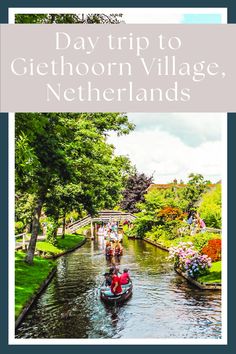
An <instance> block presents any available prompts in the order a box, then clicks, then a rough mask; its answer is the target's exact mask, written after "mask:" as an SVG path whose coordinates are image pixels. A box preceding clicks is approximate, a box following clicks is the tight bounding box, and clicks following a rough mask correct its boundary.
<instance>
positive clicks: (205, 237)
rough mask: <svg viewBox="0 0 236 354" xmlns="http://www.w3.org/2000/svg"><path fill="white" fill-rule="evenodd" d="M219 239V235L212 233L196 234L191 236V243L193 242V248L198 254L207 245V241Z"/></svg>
mask: <svg viewBox="0 0 236 354" xmlns="http://www.w3.org/2000/svg"><path fill="white" fill-rule="evenodd" d="M220 237H221V236H220V235H219V234H214V233H210V232H205V233H198V234H196V235H194V236H192V242H193V245H194V248H195V249H196V250H197V251H199V252H200V251H201V250H202V248H203V247H204V246H206V245H207V243H208V241H209V240H212V239H220Z"/></svg>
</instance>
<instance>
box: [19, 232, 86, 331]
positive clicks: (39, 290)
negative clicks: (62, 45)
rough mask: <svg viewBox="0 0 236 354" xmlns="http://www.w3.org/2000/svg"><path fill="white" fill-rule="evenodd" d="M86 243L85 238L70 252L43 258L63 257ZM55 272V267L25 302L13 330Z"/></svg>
mask: <svg viewBox="0 0 236 354" xmlns="http://www.w3.org/2000/svg"><path fill="white" fill-rule="evenodd" d="M85 242H86V238H84V240H82V241H81V242H80V243H79V244H77V245H76V246H75V247H73V248H71V249H70V250H67V251H65V252H62V253H60V254H57V255H55V256H49V257H44V258H45V259H55V258H58V257H61V256H64V255H65V254H67V253H70V252H73V251H75V250H76V249H77V248H79V247H81V246H83V245H84V244H85ZM56 271H57V267H56V266H55V267H54V268H53V269H52V271H51V272H50V273H49V275H48V276H47V278H46V279H45V280H44V281H43V283H42V284H41V286H40V288H39V289H38V291H37V292H36V293H35V294H34V295H32V297H31V299H30V300H29V301H28V302H27V304H26V305H25V306H24V308H23V310H22V311H21V313H20V315H19V316H18V318H17V319H16V321H15V329H17V328H18V327H19V325H20V324H21V322H22V321H23V319H24V317H25V316H26V314H27V313H28V311H29V310H30V308H31V306H32V305H33V304H34V302H35V301H36V299H37V298H38V297H39V295H40V294H41V293H42V291H43V290H44V289H46V287H47V286H48V285H49V283H50V282H51V280H52V278H53V277H54V275H55V273H56Z"/></svg>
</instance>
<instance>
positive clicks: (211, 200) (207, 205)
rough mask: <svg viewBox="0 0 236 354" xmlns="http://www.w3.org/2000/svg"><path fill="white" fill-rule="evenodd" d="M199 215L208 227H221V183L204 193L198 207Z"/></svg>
mask: <svg viewBox="0 0 236 354" xmlns="http://www.w3.org/2000/svg"><path fill="white" fill-rule="evenodd" d="M199 212H200V213H201V217H202V218H203V219H204V221H205V223H206V225H207V226H208V227H215V228H219V229H220V228H221V185H220V184H218V185H217V186H216V188H214V189H213V190H211V191H210V192H208V193H206V194H205V195H204V196H203V198H202V203H201V205H200V207H199Z"/></svg>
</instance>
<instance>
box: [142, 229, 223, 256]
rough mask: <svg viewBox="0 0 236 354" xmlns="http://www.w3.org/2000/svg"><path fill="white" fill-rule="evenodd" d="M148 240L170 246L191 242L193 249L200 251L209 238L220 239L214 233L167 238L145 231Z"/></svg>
mask: <svg viewBox="0 0 236 354" xmlns="http://www.w3.org/2000/svg"><path fill="white" fill-rule="evenodd" d="M145 237H147V238H148V239H149V240H151V241H153V242H156V243H159V244H160V245H162V246H164V247H166V248H170V247H176V246H178V245H179V244H180V243H181V242H192V243H193V246H194V248H195V249H197V250H198V251H200V250H201V249H202V248H203V247H204V246H205V245H206V244H207V242H208V241H209V240H214V239H220V238H221V236H220V235H219V234H214V233H209V232H205V233H198V234H196V235H193V236H190V235H186V236H181V237H175V238H173V239H167V238H166V237H165V236H163V235H161V236H160V237H155V235H152V234H151V232H147V233H146V236H145Z"/></svg>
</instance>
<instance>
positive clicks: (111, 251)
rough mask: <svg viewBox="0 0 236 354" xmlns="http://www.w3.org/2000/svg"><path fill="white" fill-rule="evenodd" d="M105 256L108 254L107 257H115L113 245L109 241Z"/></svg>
mask: <svg viewBox="0 0 236 354" xmlns="http://www.w3.org/2000/svg"><path fill="white" fill-rule="evenodd" d="M105 254H106V256H112V255H113V249H112V247H111V243H110V242H109V241H108V242H107V243H106V247H105Z"/></svg>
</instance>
